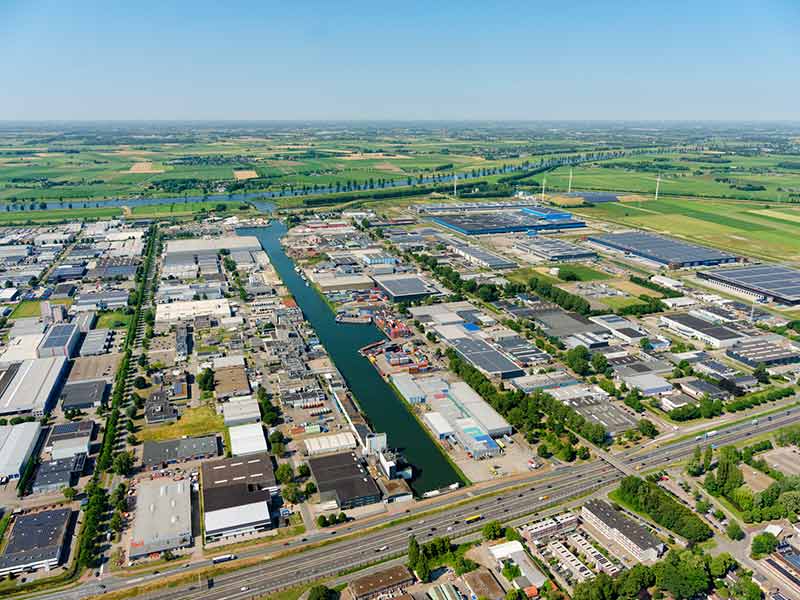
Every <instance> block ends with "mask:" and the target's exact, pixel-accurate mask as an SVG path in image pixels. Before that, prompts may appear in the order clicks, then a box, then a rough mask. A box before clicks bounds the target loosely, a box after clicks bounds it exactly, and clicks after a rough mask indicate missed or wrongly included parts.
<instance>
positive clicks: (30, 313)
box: [9, 299, 72, 319]
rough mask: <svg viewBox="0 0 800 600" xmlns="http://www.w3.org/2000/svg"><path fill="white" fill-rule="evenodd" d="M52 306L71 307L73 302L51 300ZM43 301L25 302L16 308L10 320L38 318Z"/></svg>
mask: <svg viewBox="0 0 800 600" xmlns="http://www.w3.org/2000/svg"><path fill="white" fill-rule="evenodd" d="M49 302H50V304H66V305H67V306H70V305H71V304H72V300H69V299H58V300H49ZM41 304H42V301H41V300H23V301H22V302H20V303H19V304H17V306H16V307H15V308H14V310H13V311H12V312H11V315H10V316H9V319H25V318H30V317H38V316H39V315H40V314H41Z"/></svg>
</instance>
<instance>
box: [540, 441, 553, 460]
mask: <svg viewBox="0 0 800 600" xmlns="http://www.w3.org/2000/svg"><path fill="white" fill-rule="evenodd" d="M536 454H538V455H539V456H540V457H541V458H550V457H551V456H553V453H552V452H550V448H548V447H547V444H545V443H544V442H542V443H541V444H539V447H538V448H537V449H536Z"/></svg>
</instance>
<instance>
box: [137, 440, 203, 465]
mask: <svg viewBox="0 0 800 600" xmlns="http://www.w3.org/2000/svg"><path fill="white" fill-rule="evenodd" d="M218 454H219V442H218V441H217V436H216V435H205V436H201V437H193V438H182V439H179V440H167V441H164V442H155V441H151V440H147V441H145V442H144V445H143V449H142V463H143V464H144V466H145V467H152V468H154V469H158V468H161V467H163V466H164V465H168V464H172V463H177V462H183V461H187V460H199V459H201V458H211V457H214V456H217V455H218Z"/></svg>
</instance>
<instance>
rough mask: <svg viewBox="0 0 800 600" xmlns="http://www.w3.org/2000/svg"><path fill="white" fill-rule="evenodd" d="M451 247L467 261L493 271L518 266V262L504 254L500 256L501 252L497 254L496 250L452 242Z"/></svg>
mask: <svg viewBox="0 0 800 600" xmlns="http://www.w3.org/2000/svg"><path fill="white" fill-rule="evenodd" d="M450 249H451V250H452V251H453V252H454V253H455V254H457V255H458V256H461V257H462V258H464V259H466V260H467V262H470V263H472V264H476V265H478V266H480V267H484V268H486V269H492V270H493V271H501V270H504V269H516V268H517V263H515V262H514V261H513V260H509V259H507V258H505V257H503V256H500V255H499V254H495V253H494V252H489V251H488V250H484V249H483V248H478V247H477V246H470V245H468V244H461V243H457V242H451V243H450Z"/></svg>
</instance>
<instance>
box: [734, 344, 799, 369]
mask: <svg viewBox="0 0 800 600" xmlns="http://www.w3.org/2000/svg"><path fill="white" fill-rule="evenodd" d="M725 354H727V355H728V356H729V357H731V358H732V359H734V360H738V361H739V362H741V363H744V364H746V365H747V366H748V367H753V368H755V367H757V366H758V365H761V364H763V365H764V366H767V367H774V366H776V365H791V364H794V363H797V362H800V350H798V349H797V348H795V347H794V346H791V345H786V346H783V345H780V344H778V343H776V342H773V341H770V340H767V339H764V338H750V339H747V340H742V341H741V342H739V343H738V344H736V345H734V346H731V347H730V348H728V349H727V350H726V351H725Z"/></svg>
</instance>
